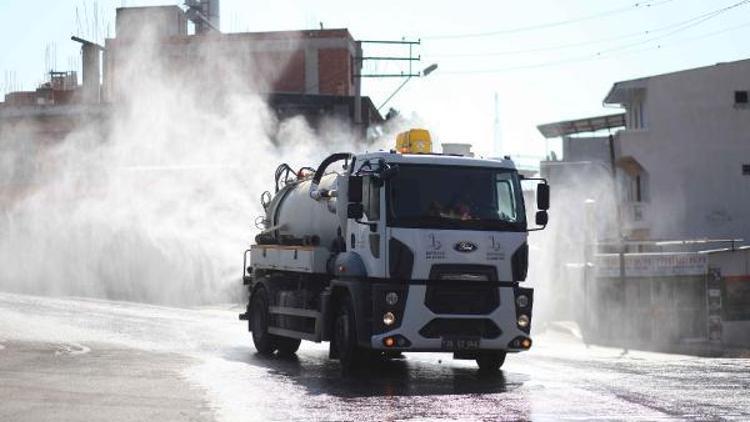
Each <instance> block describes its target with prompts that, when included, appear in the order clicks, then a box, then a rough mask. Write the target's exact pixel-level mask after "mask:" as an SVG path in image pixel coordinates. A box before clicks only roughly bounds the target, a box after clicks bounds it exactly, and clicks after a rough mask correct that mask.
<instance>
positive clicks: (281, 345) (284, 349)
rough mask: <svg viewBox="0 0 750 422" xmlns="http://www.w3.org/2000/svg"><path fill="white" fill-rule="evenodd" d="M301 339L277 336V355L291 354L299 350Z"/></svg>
mask: <svg viewBox="0 0 750 422" xmlns="http://www.w3.org/2000/svg"><path fill="white" fill-rule="evenodd" d="M301 343H302V340H300V339H298V338H291V337H278V338H277V340H276V348H277V349H278V351H279V356H292V355H294V354H295V353H297V350H299V345H300V344H301Z"/></svg>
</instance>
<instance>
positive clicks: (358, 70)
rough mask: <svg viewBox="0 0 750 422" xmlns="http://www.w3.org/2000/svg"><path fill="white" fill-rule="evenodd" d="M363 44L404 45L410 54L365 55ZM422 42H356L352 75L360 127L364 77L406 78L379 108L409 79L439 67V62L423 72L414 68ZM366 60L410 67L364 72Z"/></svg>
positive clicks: (355, 117)
mask: <svg viewBox="0 0 750 422" xmlns="http://www.w3.org/2000/svg"><path fill="white" fill-rule="evenodd" d="M362 44H371V45H376V46H385V45H390V46H394V45H395V46H403V47H404V48H408V55H397V56H365V55H364V54H363V52H362ZM420 44H421V41H420V40H416V41H407V40H401V41H381V40H363V41H357V43H356V49H357V51H356V53H357V55H356V56H355V63H356V64H355V66H354V67H353V69H352V71H353V72H354V74H353V75H352V79H353V81H354V123H355V125H357V126H358V127H359V126H361V125H362V78H405V80H404V82H403V83H401V85H399V86H398V88H396V90H395V91H394V92H393V93H392V94H391V95H390V96H389V97H388V98H387V99H386V100H385V101H384V102H383V103H382V104H381V105H380V107H378V110H380V109H381V108H383V106H385V104H386V103H388V101H390V100H391V98H393V96H395V95H396V93H398V92H399V91H400V90H401V88H403V87H404V85H406V83H407V82H409V80H411V78H413V77H420V76H427V75H429V74H430V73H431V72H432V71H434V70H435V69H437V64H433V65H431V66H428V67H427V68H426V69H424V71H422V72H416V73H415V71H414V70H413V64H414V62H418V61H420V60H421V57H420V56H419V55H417V56H415V55H414V47H415V46H418V45H420ZM365 61H381V62H396V63H398V62H406V63H407V64H408V67H407V69H406V71H403V70H402V71H400V72H398V73H362V64H363V63H364V62H365Z"/></svg>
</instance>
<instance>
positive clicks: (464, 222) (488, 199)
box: [387, 164, 526, 231]
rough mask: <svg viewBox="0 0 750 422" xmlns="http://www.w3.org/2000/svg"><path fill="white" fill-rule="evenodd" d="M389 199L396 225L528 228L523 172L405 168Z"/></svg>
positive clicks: (389, 191)
mask: <svg viewBox="0 0 750 422" xmlns="http://www.w3.org/2000/svg"><path fill="white" fill-rule="evenodd" d="M387 198H388V201H387V207H388V220H389V222H388V225H389V226H392V227H415V228H441V229H471V230H511V231H522V230H526V218H525V212H524V206H523V195H522V193H521V189H520V182H519V179H518V173H517V172H515V171H512V170H505V169H496V168H481V167H455V166H429V165H405V164H400V165H399V171H398V173H396V175H394V176H393V177H392V178H391V179H390V180H389V182H388V185H387Z"/></svg>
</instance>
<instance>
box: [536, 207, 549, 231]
mask: <svg viewBox="0 0 750 422" xmlns="http://www.w3.org/2000/svg"><path fill="white" fill-rule="evenodd" d="M548 221H549V215H548V214H547V211H537V212H536V225H537V226H542V227H544V226H546V225H547V222H548Z"/></svg>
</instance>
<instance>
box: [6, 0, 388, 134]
mask: <svg viewBox="0 0 750 422" xmlns="http://www.w3.org/2000/svg"><path fill="white" fill-rule="evenodd" d="M218 10H219V0H200V1H197V0H193V1H188V2H186V7H185V8H181V7H178V6H154V7H123V8H118V9H117V14H116V37H115V38H109V39H106V41H105V43H104V45H99V44H96V43H94V42H90V41H87V40H85V39H82V38H78V37H72V42H79V43H80V44H81V52H82V60H83V66H82V70H83V72H82V73H83V75H82V84H81V85H79V84H78V75H77V73H76V72H56V71H52V72H50V80H49V82H47V83H45V84H43V85H41V86H40V87H39V88H38V89H36V90H34V91H25V92H11V93H9V94H7V95H6V96H5V102H4V103H0V131H2V130H3V127H6V128H7V127H8V126H10V125H17V124H21V123H25V122H33V123H34V125H33V126H34V128H35V131H36V133H35V134H34V135H35V136H36V137H38V138H39V137H40V138H41V139H49V140H51V141H54V140H55V139H61V137H63V136H64V135H65V134H66V133H69V132H70V130H71V128H72V127H74V126H76V125H77V124H78V123H80V122H81V121H87V122H90V121H91V120H92V117H96V118H101V117H103V115H106V113H107V109H108V108H109V107H110V106H112V105H117V104H118V103H119V102H121V101H122V100H123V99H125V98H127V96H128V94H129V87H130V86H131V85H132V83H133V79H132V78H133V74H134V73H137V72H141V73H149V72H153V71H154V69H155V65H156V64H157V63H149V62H148V61H147V60H141V58H142V57H140V56H139V55H138V54H134V52H136V53H137V52H138V51H140V50H143V49H144V46H147V49H148V50H149V53H150V54H152V56H151V59H152V60H155V61H156V62H158V66H159V67H160V69H161V70H163V71H166V72H169V74H170V75H172V76H185V77H191V78H193V81H194V82H200V83H202V85H201V86H202V87H203V88H204V89H205V90H206V95H207V96H209V97H210V96H211V95H212V94H213V95H214V96H217V95H222V94H224V93H225V92H222V87H224V89H226V87H225V85H226V84H222V83H218V82H220V81H221V78H222V73H221V72H222V71H226V70H230V71H231V73H232V74H233V75H246V79H247V80H246V81H244V82H245V83H243V81H239V83H238V84H236V85H235V88H236V89H238V90H243V89H244V90H248V91H253V92H254V93H256V94H261V95H263V96H264V97H265V98H266V99H267V102H268V104H269V106H270V107H271V108H272V109H273V110H274V111H275V112H276V113H277V115H279V117H282V118H284V117H290V116H296V115H302V116H305V117H306V118H307V119H308V121H309V122H310V123H311V124H312V126H313V127H314V126H316V124H317V122H318V121H319V120H320V119H321V118H336V119H339V120H341V121H344V122H347V123H351V124H353V125H355V126H356V127H359V128H360V129H362V130H364V129H365V128H366V127H368V126H370V125H373V124H377V123H380V122H382V121H383V118H382V117H381V115H380V114H379V112H378V110H377V109H376V108H375V107H374V106H373V104H372V101H370V99H369V98H368V97H362V96H361V88H360V83H359V81H360V78H359V77H358V75H359V72H360V69H361V67H362V60H361V57H362V54H361V47H360V43H359V42H357V41H356V40H354V38H353V37H352V35H351V34H350V33H349V31H348V30H347V29H345V28H344V29H320V30H302V31H277V32H246V33H227V34H225V33H221V32H220V31H219V28H220V21H219V19H220V17H219V14H218ZM189 23H191V24H192V25H193V28H194V31H193V33H192V34H189V33H188V27H189ZM212 91H213V92H212ZM103 113H104V114H103Z"/></svg>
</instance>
